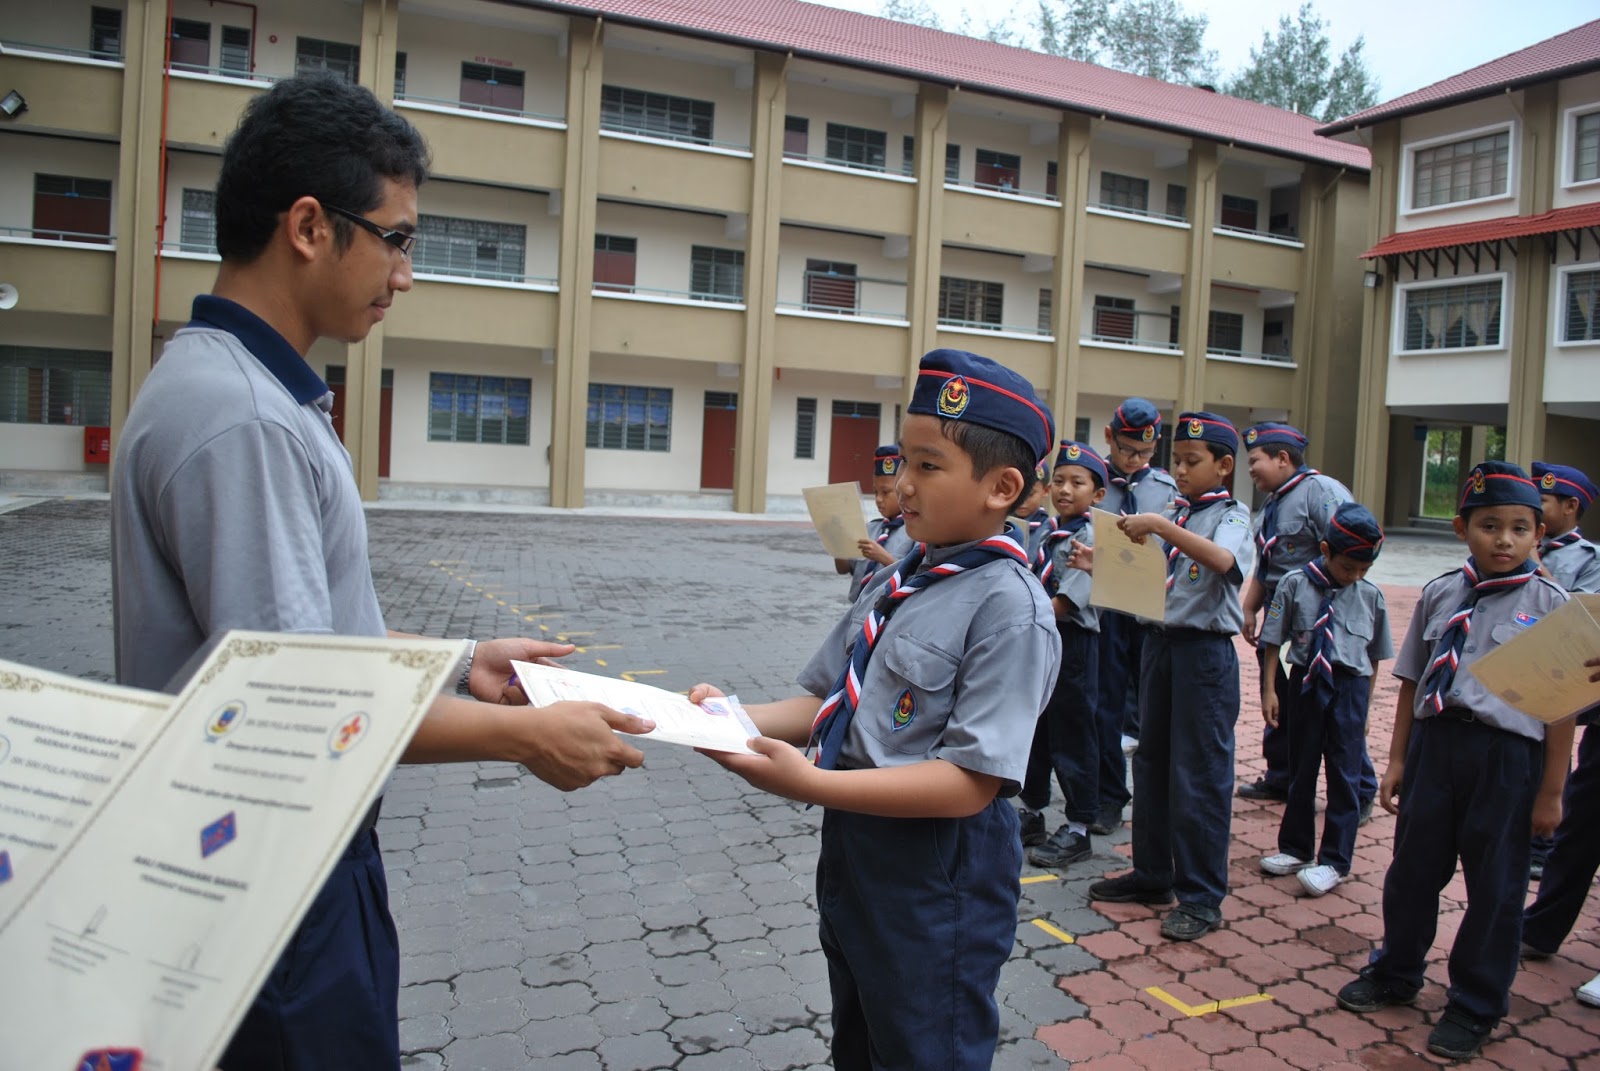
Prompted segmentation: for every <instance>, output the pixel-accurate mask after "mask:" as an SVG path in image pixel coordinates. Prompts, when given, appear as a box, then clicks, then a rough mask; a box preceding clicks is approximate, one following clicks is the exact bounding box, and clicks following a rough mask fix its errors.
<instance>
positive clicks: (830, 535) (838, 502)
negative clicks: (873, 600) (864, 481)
mask: <svg viewBox="0 0 1600 1071" xmlns="http://www.w3.org/2000/svg"><path fill="white" fill-rule="evenodd" d="M800 493H801V494H803V495H805V499H806V509H807V510H808V511H809V512H810V514H811V523H812V525H813V526H814V527H815V528H816V530H817V534H818V535H820V536H821V537H822V545H823V546H824V547H825V548H827V551H828V553H829V554H831V555H833V556H834V557H835V558H859V557H861V556H862V554H861V548H860V547H859V546H857V545H856V544H857V543H859V542H861V540H863V539H866V538H867V519H866V518H865V517H863V516H862V515H861V485H860V484H854V483H830V484H827V485H825V486H822V487H806V488H803V489H802V490H801V492H800Z"/></svg>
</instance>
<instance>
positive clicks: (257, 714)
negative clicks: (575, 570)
mask: <svg viewBox="0 0 1600 1071" xmlns="http://www.w3.org/2000/svg"><path fill="white" fill-rule="evenodd" d="M464 650H465V642H464V641H460V640H450V641H443V640H421V639H404V640H391V639H363V638H356V637H341V636H323V635H296V634H288V633H259V632H233V633H229V634H228V635H227V636H225V637H223V639H222V641H221V642H220V643H219V644H218V645H217V647H216V648H215V649H214V650H213V651H212V653H211V655H210V657H209V658H207V659H206V661H205V662H204V663H203V664H202V665H201V666H200V668H199V669H198V670H196V672H195V674H194V677H193V678H192V679H191V680H190V682H189V684H188V685H187V686H186V687H185V688H184V690H183V692H182V693H181V694H179V695H178V696H177V698H176V699H172V698H171V697H168V696H152V698H154V699H155V700H157V701H161V702H164V703H166V704H167V710H166V712H165V713H164V714H161V715H158V716H157V717H156V718H155V719H154V724H153V726H151V728H150V731H149V732H148V735H147V736H146V737H145V738H144V739H143V740H141V741H137V742H136V743H135V746H134V748H133V749H132V752H131V754H129V755H128V756H127V757H125V758H123V759H122V760H121V761H120V763H119V764H118V769H117V772H116V773H115V775H114V776H113V777H112V778H111V780H110V781H109V782H108V783H107V784H105V786H104V791H103V794H102V796H101V798H100V799H99V800H98V801H97V802H95V803H94V805H93V806H92V807H90V808H89V809H88V813H87V814H85V815H84V816H83V817H82V818H81V819H79V820H78V821H77V822H76V824H75V825H74V827H73V828H72V829H71V830H70V835H68V836H66V837H63V838H62V839H61V841H60V843H59V845H58V846H57V848H56V849H55V850H54V852H53V854H52V855H51V857H50V860H49V866H48V869H47V870H46V872H45V873H44V874H42V875H39V876H37V877H36V878H35V879H34V882H33V884H32V885H31V886H30V887H28V888H26V889H24V891H23V895H22V896H20V897H18V898H17V900H18V901H19V902H17V903H16V904H14V905H13V906H12V907H11V908H10V910H9V911H8V912H7V913H5V914H3V915H0V964H4V970H3V971H0V1007H3V1008H4V1009H5V1013H4V1015H3V1016H0V1054H4V1059H3V1061H0V1062H3V1063H4V1064H5V1066H8V1067H9V1066H15V1067H26V1068H46V1069H55V1068H60V1069H63V1071H67V1069H74V1068H78V1067H80V1066H82V1065H84V1064H85V1063H87V1064H88V1066H98V1064H99V1062H101V1057H102V1056H103V1055H105V1056H106V1059H105V1060H104V1062H105V1063H106V1065H107V1066H122V1067H127V1066H139V1067H140V1068H141V1069H142V1071H144V1069H148V1071H191V1069H195V1068H211V1067H214V1066H215V1064H216V1060H217V1058H218V1057H219V1056H220V1055H221V1052H222V1050H223V1048H224V1047H225V1046H226V1044H227V1042H228V1040H229V1038H230V1037H231V1036H232V1032H233V1030H234V1028H235V1027H236V1026H237V1024H238V1023H239V1021H240V1020H241V1019H242V1018H243V1016H244V1013H245V1011H246V1010H247V1009H248V1008H249V1006H250V1003H251V1001H252V1000H253V999H254V997H255V994H256V992H257V990H258V989H259V988H260V986H261V983H262V982H263V980H264V979H265V978H266V976H267V973H268V971H270V970H271V968H272V966H273V963H274V962H275V961H276V959H277V957H278V955H279V953H280V952H281V951H282V949H283V947H284V946H285V944H287V942H288V940H289V938H290V936H291V935H292V934H293V932H294V930H295V927H296V926H297V925H298V924H299V921H300V919H301V918H302V916H303V915H304V914H305V912H306V910H307V909H308V908H309V907H310V905H311V903H312V901H313V899H315V897H316V895H317V892H318V890H319V889H320V888H321V886H322V883H323V881H324V880H326V878H327V876H328V874H329V872H330V871H331V870H332V868H333V865H334V863H335V862H336V861H337V860H338V859H339V857H340V855H342V854H343V852H344V850H345V848H346V846H347V845H348V843H349V841H350V839H351V837H352V836H353V835H354V834H355V832H356V831H357V829H358V828H359V827H360V824H361V822H362V820H363V818H364V816H365V814H366V812H367V810H368V808H369V806H370V805H371V803H372V801H373V800H374V799H375V798H376V797H377V795H378V794H379V792H380V791H381V790H382V787H383V784H384V781H385V779H386V778H387V776H388V774H389V771H390V770H391V769H392V768H393V766H394V764H395V762H396V761H397V760H398V759H399V757H400V755H401V753H402V751H403V750H404V749H405V746H406V744H407V743H408V742H409V741H410V739H411V736H412V734H413V733H414V732H415V731H416V728H417V726H418V724H420V722H421V721H422V718H423V717H424V716H425V715H426V714H427V712H428V709H429V707H430V706H431V705H432V703H433V701H434V698H435V697H436V696H437V695H438V692H439V689H440V687H441V686H442V685H443V684H444V683H445V682H446V681H447V680H449V679H450V678H451V677H452V676H453V675H454V673H455V670H456V667H457V665H458V663H459V660H460V658H461V656H462V654H463V653H464ZM6 668H8V669H9V668H11V667H6ZM145 694H149V693H145ZM85 705H87V703H86V704H85ZM58 716H65V717H68V718H71V717H74V716H76V717H80V718H83V717H87V715H83V714H81V713H78V712H73V711H66V712H63V713H61V714H58ZM6 765H9V763H7V764H6Z"/></svg>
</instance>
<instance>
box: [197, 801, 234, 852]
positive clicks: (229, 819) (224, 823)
mask: <svg viewBox="0 0 1600 1071" xmlns="http://www.w3.org/2000/svg"><path fill="white" fill-rule="evenodd" d="M238 835H239V825H238V822H237V821H236V820H235V819H234V817H233V812H232V811H229V812H228V813H227V814H225V815H223V816H222V817H221V818H219V819H217V820H216V821H215V822H212V823H211V824H210V825H209V826H206V827H205V828H204V829H202V830H200V858H202V859H204V858H206V857H207V856H208V855H210V854H211V853H212V852H216V851H221V850H222V849H223V848H226V847H227V846H228V845H230V844H232V843H233V838H234V837H237V836H238Z"/></svg>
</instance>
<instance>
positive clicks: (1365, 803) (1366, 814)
mask: <svg viewBox="0 0 1600 1071" xmlns="http://www.w3.org/2000/svg"><path fill="white" fill-rule="evenodd" d="M1370 821H1372V801H1371V800H1362V801H1361V813H1360V816H1359V817H1358V818H1357V819H1356V828H1357V829H1359V828H1361V827H1362V826H1364V825H1366V824H1367V823H1368V822H1370Z"/></svg>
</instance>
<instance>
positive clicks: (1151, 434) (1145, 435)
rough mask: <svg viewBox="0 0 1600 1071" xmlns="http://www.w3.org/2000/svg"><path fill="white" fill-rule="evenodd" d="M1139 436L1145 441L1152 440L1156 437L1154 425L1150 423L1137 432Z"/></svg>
mask: <svg viewBox="0 0 1600 1071" xmlns="http://www.w3.org/2000/svg"><path fill="white" fill-rule="evenodd" d="M1139 438H1141V439H1143V440H1144V441H1145V442H1147V443H1148V442H1154V441H1155V438H1156V426H1155V425H1154V424H1151V425H1150V426H1148V427H1147V428H1145V429H1144V431H1142V432H1140V433H1139Z"/></svg>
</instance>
